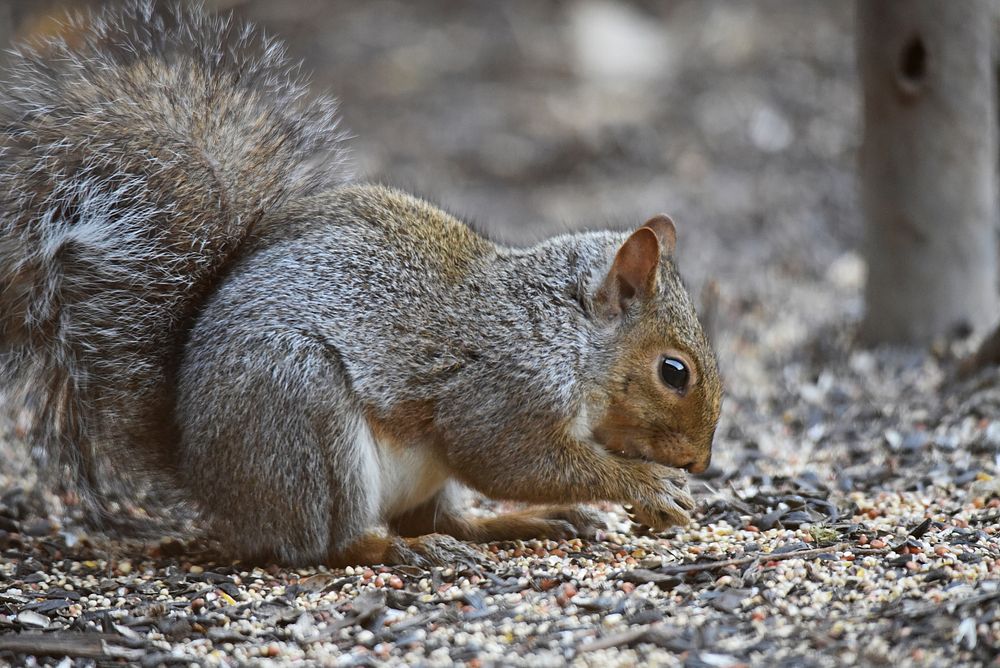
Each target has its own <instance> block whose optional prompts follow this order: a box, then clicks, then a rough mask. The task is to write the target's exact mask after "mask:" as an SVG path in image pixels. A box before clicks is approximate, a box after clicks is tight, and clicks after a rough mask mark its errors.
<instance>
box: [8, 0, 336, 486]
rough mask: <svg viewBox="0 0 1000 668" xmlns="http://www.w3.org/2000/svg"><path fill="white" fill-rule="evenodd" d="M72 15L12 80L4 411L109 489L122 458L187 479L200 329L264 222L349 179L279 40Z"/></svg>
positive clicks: (230, 26)
mask: <svg viewBox="0 0 1000 668" xmlns="http://www.w3.org/2000/svg"><path fill="white" fill-rule="evenodd" d="M69 21H70V25H69V29H68V30H67V33H66V34H67V36H66V37H64V38H61V39H59V40H52V41H48V42H45V43H39V44H34V45H30V46H24V47H21V48H20V49H19V50H18V51H17V52H16V53H15V54H13V55H12V62H11V65H10V69H9V72H8V74H7V80H6V81H5V82H4V83H3V84H2V88H0V393H3V394H5V395H6V397H5V399H4V398H0V401H3V402H4V403H5V404H6V406H7V407H9V408H11V409H13V411H14V412H15V413H16V414H17V415H19V416H20V420H21V423H22V424H24V422H25V421H27V424H28V425H29V426H30V431H29V438H30V439H31V441H32V442H33V443H37V444H41V445H43V446H44V447H45V451H46V452H48V453H49V454H50V456H51V458H52V459H54V460H55V461H56V462H58V463H62V464H64V465H69V466H71V467H72V468H73V469H74V470H75V472H76V473H77V474H78V477H79V478H80V479H81V480H82V482H84V483H85V485H84V486H83V489H84V490H88V489H89V490H91V491H93V490H95V489H96V490H98V491H101V490H102V489H103V491H105V492H106V491H109V490H108V489H106V488H104V482H105V481H106V480H107V479H108V478H107V477H106V476H104V475H102V473H103V472H104V471H105V467H106V466H107V465H109V464H110V465H111V466H112V467H113V468H114V469H116V470H115V475H114V476H113V479H114V480H116V481H117V480H129V479H135V478H136V476H134V475H133V476H130V475H128V474H129V473H136V472H146V473H154V474H162V473H163V472H169V471H170V469H171V465H172V461H173V457H172V452H173V450H174V449H175V447H176V438H175V436H176V426H175V424H174V411H173V403H174V384H175V379H174V375H175V372H176V368H177V365H178V361H179V356H180V351H181V347H182V345H183V342H184V340H185V337H186V332H187V330H188V328H189V326H190V323H191V320H192V319H193V318H194V317H195V315H196V313H197V310H198V308H199V306H200V305H201V304H202V302H203V300H204V299H205V298H206V296H207V294H208V292H209V291H210V290H211V289H212V287H213V286H214V285H215V284H216V282H217V281H218V280H219V278H220V276H221V275H222V274H223V273H224V272H225V270H226V267H227V266H228V265H229V264H230V263H232V262H233V261H234V260H235V259H236V258H237V257H238V256H239V254H240V252H241V251H240V249H241V247H244V245H245V244H246V243H247V242H248V241H249V239H250V238H252V237H253V235H254V232H255V225H257V224H258V222H259V221H260V220H261V217H262V215H263V214H264V213H265V212H267V211H269V210H273V209H274V208H275V207H280V206H281V205H282V203H283V202H284V201H286V200H288V199H294V198H300V197H302V196H304V195H308V194H310V193H312V192H315V191H317V190H320V189H323V188H326V187H329V186H331V185H334V184H335V183H338V182H341V181H343V180H344V179H345V170H344V168H343V166H342V163H343V151H342V150H341V149H340V146H339V144H340V141H341V139H342V135H341V133H340V132H339V131H338V130H337V123H336V119H335V116H334V108H333V104H332V102H331V101H330V100H326V99H316V98H312V97H308V96H307V91H306V86H305V85H304V84H303V83H302V82H301V80H300V79H299V78H298V76H297V72H296V70H297V65H296V63H294V62H292V61H290V60H289V59H288V58H287V57H286V56H285V53H284V50H283V48H282V47H281V45H280V44H278V43H276V42H274V41H273V40H271V39H269V38H267V37H265V36H263V35H262V34H261V33H260V32H258V31H256V30H253V29H251V28H247V27H245V26H242V25H240V24H239V23H238V22H236V21H234V20H232V19H231V18H224V17H212V16H207V15H205V14H204V13H202V12H200V11H196V10H191V9H182V8H181V7H180V5H177V6H175V7H173V8H169V9H161V8H159V7H158V6H157V5H154V3H153V2H152V1H151V0H133V1H132V2H129V3H128V4H127V5H126V6H125V7H124V8H120V9H117V10H111V11H106V12H104V13H99V14H97V15H93V16H82V17H79V18H75V19H70V20H69ZM140 478H141V476H140ZM99 496H100V495H99V494H98V495H92V498H93V497H99Z"/></svg>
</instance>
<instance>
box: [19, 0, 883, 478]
mask: <svg viewBox="0 0 1000 668" xmlns="http://www.w3.org/2000/svg"><path fill="white" fill-rule="evenodd" d="M87 4H88V3H66V2H52V1H49V0H42V1H37V2H31V1H28V2H25V1H19V0H6V1H3V2H0V17H2V19H3V20H2V21H0V25H3V26H4V30H3V32H4V39H6V40H10V39H11V38H14V37H24V36H28V35H32V34H36V35H37V34H44V33H46V32H52V31H57V30H58V25H59V24H58V20H59V17H61V16H62V12H63V11H64V9H65V8H66V7H67V6H70V7H74V6H87ZM89 4H90V5H91V6H94V5H96V4H98V3H89ZM207 5H208V6H209V7H210V8H212V9H217V10H222V11H233V12H235V13H236V14H237V15H239V16H241V17H244V18H246V19H248V20H251V21H254V22H256V23H258V24H261V25H263V26H264V27H265V28H266V30H267V31H269V32H271V33H273V34H275V35H277V36H279V37H281V38H282V39H284V40H285V42H286V43H287V45H288V49H289V51H290V52H291V54H292V55H293V56H295V57H297V58H301V59H302V60H303V61H304V63H305V69H306V71H307V72H309V76H310V78H311V81H312V83H313V85H314V87H315V89H316V91H317V92H318V93H323V94H332V95H334V96H336V97H337V98H339V100H340V102H341V112H342V116H343V119H344V124H345V126H346V127H347V128H348V129H349V130H350V131H351V132H352V134H353V135H354V139H353V141H352V142H351V146H352V147H353V152H354V159H355V164H356V167H357V171H358V174H359V175H360V176H361V177H362V178H365V179H373V180H378V181H383V182H386V183H389V184H392V185H395V186H398V187H401V188H403V189H407V190H410V191H413V192H415V193H417V194H419V195H422V196H424V197H427V198H429V199H431V200H433V201H435V202H436V203H438V204H440V205H442V206H443V207H444V208H446V209H448V210H450V211H451V212H453V213H455V214H457V215H459V216H462V217H464V218H466V219H467V220H470V221H471V222H473V223H474V224H475V225H477V226H478V227H479V228H481V229H483V230H485V231H487V232H488V233H489V234H491V235H492V236H494V237H497V238H500V239H503V240H506V241H509V242H511V243H516V244H523V243H529V242H531V241H533V240H537V239H540V238H543V237H545V236H548V235H551V234H553V233H557V232H560V231H564V230H567V229H574V228H595V227H606V226H610V227H620V228H625V227H634V226H637V225H639V224H641V223H642V222H643V221H644V220H646V218H648V217H649V216H650V215H652V214H654V213H657V212H661V211H662V212H667V213H669V214H671V215H672V216H673V217H674V219H675V220H676V221H677V224H678V230H679V241H678V253H677V255H678V258H677V259H678V263H679V265H680V268H681V271H682V274H683V275H684V276H685V278H686V280H687V281H688V283H689V286H690V287H691V290H692V292H693V294H694V295H695V299H696V301H697V302H699V303H700V304H701V306H702V308H703V311H704V314H703V315H704V316H705V317H706V319H707V320H708V321H710V326H711V328H712V330H713V332H714V337H715V342H716V346H717V348H718V350H719V355H720V362H721V365H722V371H723V374H724V376H725V379H726V383H727V390H728V396H729V399H728V401H727V406H728V408H727V411H726V413H727V417H725V418H724V422H723V425H722V427H721V428H720V432H719V433H720V438H721V439H723V440H724V441H725V440H728V439H730V438H731V439H733V440H736V441H741V442H742V441H744V440H745V438H744V437H745V431H746V430H748V429H751V428H752V425H751V422H757V421H759V423H760V425H761V428H762V429H765V430H766V431H767V432H769V433H773V432H774V431H775V430H776V429H777V430H778V431H779V432H781V431H782V430H783V429H784V427H783V426H782V424H781V423H780V421H779V423H778V424H775V423H774V418H775V415H774V414H775V413H777V414H778V415H781V413H782V411H784V408H783V407H781V406H778V405H776V404H778V403H782V402H781V401H780V400H779V399H778V397H780V396H786V394H785V393H787V392H788V390H789V388H787V387H786V386H787V383H786V380H785V379H784V376H786V375H789V374H793V375H794V373H795V372H794V369H791V368H790V367H789V366H788V365H787V362H788V361H789V360H790V359H791V357H792V356H796V357H798V356H801V355H802V354H806V355H808V354H811V353H809V352H808V351H809V350H811V349H812V348H814V347H816V345H819V344H815V341H816V340H817V337H818V338H819V339H821V340H823V341H825V340H826V339H827V338H829V337H827V336H826V335H825V334H822V332H825V331H827V330H829V329H830V328H833V329H835V330H837V331H842V330H845V328H846V329H848V330H849V328H850V327H851V326H852V323H854V322H855V321H856V320H857V319H858V318H860V315H861V306H862V302H861V289H862V286H863V279H864V276H863V273H864V272H863V267H864V264H863V262H862V260H861V259H860V255H859V254H858V250H857V249H858V247H859V245H860V243H861V238H862V229H863V226H862V223H861V220H860V215H859V212H858V204H857V201H858V197H857V195H856V176H855V163H856V153H857V149H858V144H859V140H860V129H859V117H860V109H859V107H860V99H859V82H858V77H857V75H856V68H855V53H854V36H853V32H854V30H853V28H854V22H853V7H852V4H851V3H846V2H825V1H823V0H796V1H795V2H788V1H785V0H753V1H744V2H738V3H737V2H729V1H725V0H710V1H707V0H672V1H656V2H654V1H638V0H637V1H634V2H613V1H610V0H581V1H568V0H564V1H556V0H546V1H540V0H509V1H505V2H496V1H494V0H471V1H465V0H463V1H461V2H460V1H458V0H433V1H420V2H402V1H392V0H372V1H362V0H356V1H353V0H322V1H321V0H286V1H284V2H271V1H265V0H250V1H235V2H234V1H224V0H216V1H211V0H210V1H209V2H207ZM806 373H807V374H809V375H811V380H815V377H814V376H812V374H813V373H814V372H813V371H807V372H806ZM810 382H811V381H810ZM794 392H795V393H796V394H798V391H797V390H794ZM734 410H739V411H740V412H743V413H744V414H745V415H744V418H741V419H739V420H734V419H733V418H732V415H733V413H732V412H733V411H734ZM733 422H738V423H739V424H740V427H739V428H737V427H733V428H732V429H733V430H732V431H728V432H727V430H728V429H729V426H728V425H729V424H731V423H733ZM804 426H808V421H806V422H805V423H804ZM803 428H804V427H803ZM740 429H742V430H743V431H740ZM727 433H728V436H727V435H726V434H727ZM784 436H786V435H785V434H782V438H781V440H784ZM757 440H760V439H757ZM772 440H773V439H772ZM787 445H791V443H788V444H787ZM720 449H721V450H726V449H728V450H730V452H732V453H734V454H735V452H736V451H739V452H745V450H746V448H745V443H740V444H735V443H733V444H732V447H727V446H726V445H725V444H723V445H721V446H720ZM796 449H797V448H796ZM776 453H780V456H779V458H780V459H782V460H786V461H787V457H786V455H787V452H786V451H784V450H778V451H776ZM803 456H805V453H803ZM722 457H723V459H720V460H718V461H720V463H723V464H724V463H725V461H727V455H725V454H723V455H722Z"/></svg>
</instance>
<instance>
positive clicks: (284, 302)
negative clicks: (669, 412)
mask: <svg viewBox="0 0 1000 668" xmlns="http://www.w3.org/2000/svg"><path fill="white" fill-rule="evenodd" d="M81 30H84V31H85V34H86V35H87V39H86V40H85V45H84V46H82V47H73V48H71V47H69V46H67V45H66V44H62V43H52V44H46V45H43V46H40V47H38V48H37V49H35V50H31V49H23V50H22V51H21V52H20V54H19V55H18V57H17V58H16V61H15V65H14V69H13V72H12V74H11V79H10V82H9V83H8V84H7V85H6V86H5V87H4V92H3V100H2V102H3V104H2V112H0V113H2V114H3V115H2V123H3V125H4V132H3V134H2V135H0V141H2V144H0V381H2V382H3V384H4V385H5V386H6V388H7V390H8V392H10V393H11V395H12V396H13V397H14V401H13V402H12V404H11V407H12V408H13V409H14V410H17V411H24V412H26V413H28V414H30V415H32V416H33V417H34V422H33V424H34V427H35V429H34V437H35V438H36V439H37V440H38V441H39V442H40V443H42V444H43V445H45V446H46V448H47V449H48V450H49V451H50V452H52V453H53V455H54V456H55V457H56V458H57V460H59V461H61V462H64V463H69V464H72V465H74V467H75V468H76V470H77V473H78V476H79V477H80V478H81V479H82V482H84V483H88V484H89V485H90V486H95V485H96V486H97V487H98V488H99V489H98V490H97V491H98V492H100V491H101V489H100V488H103V487H108V485H104V483H105V482H107V481H111V483H112V484H111V485H109V486H110V487H111V488H114V487H115V486H116V485H117V483H118V482H121V481H129V480H132V479H134V478H135V477H136V476H135V475H133V474H136V473H138V474H141V475H140V476H139V479H141V480H149V479H152V480H153V481H154V482H157V483H159V485H160V487H162V488H165V489H167V490H168V491H171V492H173V493H174V494H175V495H176V496H177V497H178V498H180V499H182V500H185V501H190V502H192V503H193V504H194V506H196V507H197V509H198V510H199V511H200V512H201V513H202V515H203V516H204V518H205V520H206V521H207V522H209V523H210V524H211V526H213V528H214V533H213V535H215V536H216V537H218V538H219V539H220V540H221V541H222V543H223V544H224V546H225V547H226V549H227V550H228V551H229V552H230V553H231V555H232V556H237V557H246V558H252V559H276V560H278V561H281V562H284V563H309V562H318V561H330V560H331V558H332V557H333V556H335V555H338V554H340V555H343V554H350V553H349V550H348V548H350V547H351V546H352V545H354V544H355V543H356V542H359V541H358V539H361V538H363V537H365V536H368V535H370V534H371V532H372V530H373V529H377V528H378V527H383V526H385V525H386V524H388V523H391V522H392V521H393V520H394V518H396V517H399V516H402V515H405V514H406V513H407V512H409V511H411V510H414V509H416V508H418V507H426V506H428V505H429V506H433V505H434V504H439V505H440V508H441V509H442V512H448V513H452V512H454V508H452V506H451V505H450V504H451V503H452V501H451V496H450V495H451V492H449V491H448V490H450V489H452V488H453V484H451V483H449V480H458V481H460V482H462V483H465V484H467V485H469V486H472V487H474V488H475V489H478V490H479V491H482V492H484V493H486V494H490V495H492V496H495V497H501V498H512V499H519V500H524V501H546V502H577V501H586V500H596V499H609V500H631V499H636V500H640V501H644V502H645V503H646V504H647V505H648V506H649V508H650V509H651V510H650V511H649V513H647V515H648V516H649V517H653V518H654V519H655V518H659V519H656V521H661V520H662V521H664V522H666V521H668V520H669V521H678V519H677V518H683V517H685V512H686V510H687V509H689V508H690V503H691V501H690V498H689V497H687V496H686V493H685V492H684V491H683V488H682V485H683V483H682V478H683V476H682V475H681V474H680V473H679V472H676V471H672V470H668V469H667V468H665V467H664V466H660V465H658V464H654V463H653V462H650V461H648V460H631V459H624V458H619V457H616V456H613V455H612V454H611V453H609V452H608V451H606V450H605V448H604V447H603V446H602V445H601V444H600V443H598V442H596V440H595V439H594V438H593V436H592V434H591V431H590V425H591V422H592V421H593V420H596V419H597V418H598V417H600V416H602V415H605V414H606V413H607V412H608V406H609V402H610V401H611V400H612V399H614V398H616V397H617V398H621V396H620V395H621V394H622V393H623V392H626V391H627V387H628V386H629V383H630V382H632V381H633V380H634V379H633V378H632V376H630V375H629V374H631V373H632V372H631V371H629V369H632V368H633V367H634V365H633V366H629V364H631V362H630V361H629V360H630V359H631V358H630V357H629V355H633V354H634V355H640V354H642V355H645V354H646V353H645V352H643V351H645V350H646V348H648V347H649V344H648V339H649V337H650V336H653V338H654V339H656V341H655V343H656V346H655V347H654V352H655V351H656V350H660V348H661V347H663V348H664V349H666V347H667V346H668V345H669V346H671V347H680V348H683V349H684V350H685V352H686V354H689V355H690V356H691V357H692V358H693V359H694V361H695V363H696V365H697V368H698V372H699V373H700V375H701V377H702V378H703V385H704V387H702V388H701V390H700V391H703V393H704V399H702V398H698V399H697V400H698V402H699V403H697V404H691V405H692V406H693V407H694V410H695V411H696V413H695V421H694V422H693V423H692V425H693V426H691V427H690V428H688V427H684V429H683V430H682V431H685V430H686V432H689V433H684V434H680V436H678V434H675V433H670V434H667V433H666V432H664V434H662V435H659V436H657V438H659V439H660V440H662V441H663V442H664V443H672V442H673V441H671V440H670V439H677V438H680V437H682V436H689V437H690V438H691V439H694V440H691V443H693V444H694V445H689V447H695V446H697V448H700V449H701V450H700V451H703V452H707V451H706V450H705V448H710V445H711V435H712V432H713V431H714V426H715V421H716V420H717V419H718V400H719V396H720V390H719V386H718V378H717V373H716V369H715V361H714V356H713V355H712V353H711V351H710V349H709V348H708V346H707V343H706V342H705V339H704V336H703V334H702V333H701V328H700V326H699V325H698V322H697V318H696V317H695V315H694V309H693V307H692V305H691V303H690V299H689V298H688V296H687V294H686V292H685V291H684V289H683V286H682V285H681V283H680V279H679V277H678V276H677V274H676V271H675V269H674V266H673V263H672V262H671V261H670V260H669V258H666V257H664V258H663V259H662V261H661V262H660V263H659V264H658V265H656V266H658V267H659V274H658V280H657V283H656V285H657V286H658V287H657V290H658V292H657V294H656V295H655V296H654V297H652V298H650V299H649V300H647V301H644V302H642V303H638V302H637V303H633V304H631V305H630V306H629V307H628V309H627V311H626V312H625V313H624V315H623V316H621V318H617V319H616V320H615V321H613V322H612V321H609V320H608V319H607V318H603V317H599V316H598V315H597V313H596V312H595V311H596V309H597V307H596V306H595V295H597V293H598V290H599V288H600V287H601V285H602V281H605V277H606V276H608V274H609V269H610V267H611V265H612V260H613V259H614V258H615V253H616V251H617V249H618V248H619V247H621V246H622V244H623V242H625V239H626V235H624V234H620V233H613V232H592V233H584V234H576V235H564V236H560V237H556V238H554V239H551V240H549V241H547V242H544V243H542V244H539V245H537V246H535V247H533V248H530V249H526V250H515V249H511V248H507V247H504V246H501V245H497V244H495V243H492V242H490V241H488V240H486V239H484V238H483V237H481V236H479V235H477V234H475V233H474V232H472V231H471V230H470V229H469V228H468V227H467V226H466V225H465V224H463V223H462V222H460V221H458V220H456V219H454V218H452V217H451V216H449V215H448V214H446V213H444V212H442V211H440V210H439V209H437V208H435V207H433V206H431V205H429V204H427V203H426V202H423V201H421V200H418V199H415V198H412V197H410V196H408V195H405V194H403V193H399V192H397V191H393V190H391V189H388V188H384V187H380V186H370V185H346V184H345V173H344V170H343V168H342V160H343V152H342V150H341V149H340V148H339V141H340V138H341V137H340V134H339V132H338V131H337V129H336V122H335V120H334V117H333V115H332V104H331V103H330V102H329V101H325V100H319V101H308V100H306V99H305V98H304V88H303V85H302V84H301V83H299V82H298V81H297V80H295V79H294V78H293V77H290V76H289V72H290V71H291V70H292V69H293V67H292V64H290V63H289V62H288V61H287V60H286V59H285V58H284V56H283V54H282V50H281V48H280V47H279V46H277V45H276V44H275V43H274V42H271V41H269V40H267V39H265V38H263V37H261V36H260V35H259V33H256V32H254V31H252V30H249V29H244V28H241V27H237V26H235V25H234V24H233V23H232V22H231V21H230V20H229V19H225V18H206V17H204V16H203V15H201V14H200V13H197V12H194V13H188V12H179V11H176V10H174V11H168V12H167V13H166V14H165V15H158V14H156V13H155V12H153V8H152V2H150V1H149V0H137V1H133V2H131V3H130V4H129V5H128V6H127V8H126V9H125V10H124V12H123V13H120V14H119V13H108V14H104V15H101V16H98V17H96V18H94V19H93V20H92V25H91V26H90V27H88V28H86V29H83V28H81ZM650 333H652V334H650ZM639 334H641V335H642V337H645V338H642V337H639V338H636V337H638V335H639ZM661 334H662V336H661ZM630 336H632V339H635V340H636V341H637V343H630V341H632V339H630V338H629V337H630ZM659 338H662V339H663V341H662V342H660V341H659ZM640 339H641V340H640ZM661 343H662V346H661V345H660V344H661ZM643 346H645V348H644V347H643ZM633 348H635V350H633ZM636 351H638V352H636ZM637 359H638V357H637ZM644 360H645V358H642V359H639V362H638V364H641V365H644V364H646V362H645V361H644ZM616 365H617V366H616ZM643 391H645V390H643ZM657 392H659V390H656V391H654V392H653V393H652V396H653V398H652V399H649V398H648V397H647V399H646V402H645V403H642V402H639V401H633V402H632V403H635V404H636V405H637V406H640V408H641V409H642V410H644V411H646V413H642V411H640V413H639V414H640V415H645V414H651V415H654V416H655V415H656V411H657V410H658V406H659V404H658V403H657V401H659V400H658V399H657V397H658V396H659V394H657ZM647 394H648V391H647ZM697 396H698V397H702V395H700V394H699V395H697ZM626 398H627V397H626ZM669 401H674V402H676V401H679V399H678V398H676V397H674V398H671V399H669ZM647 404H648V405H647ZM668 405H674V404H669V402H668ZM686 410H687V409H686ZM650 411H652V412H651V413H650ZM647 426H648V425H645V424H644V425H642V427H643V429H645V431H646V432H647V434H646V435H647V436H648V434H651V433H653V430H652V428H651V427H650V428H649V429H646V427H647ZM672 429H674V430H675V431H677V430H679V429H681V428H680V427H672ZM400 434H403V436H400ZM695 437H697V438H695ZM706 438H707V440H706ZM400 440H402V441H405V442H397V441H400ZM647 440H648V439H647ZM695 441H697V442H695ZM706 461H707V460H706ZM104 462H110V465H111V468H112V472H111V473H110V475H106V473H107V472H106V471H104V469H103V468H102V467H103V465H104V464H103V463H104ZM85 487H86V485H85ZM95 497H96V498H98V499H100V498H102V495H101V494H100V493H97V494H95ZM678 499H679V501H678ZM435 512H436V511H435ZM657 513H659V515H657ZM566 516H567V514H566V513H565V512H564V511H561V512H557V513H556V514H555V515H554V516H553V517H555V518H556V519H555V520H553V522H555V523H553V524H551V525H547V526H552V527H556V528H558V529H559V530H560V531H562V530H564V528H565V527H566V526H567V524H566V522H565V521H563V520H562V519H558V518H561V517H566ZM573 516H580V515H579V514H577V515H573ZM435 518H436V515H435ZM663 518H668V519H667V520H664V519H663ZM450 519H454V518H450ZM529 524H530V523H529ZM529 524H524V525H523V526H528V525H529ZM450 526H454V527H458V528H462V527H463V526H466V525H462V524H461V523H460V522H454V521H453V522H451V525H450ZM532 526H541V525H540V524H537V523H536V525H532ZM466 528H468V527H466ZM457 530H458V529H456V531H457ZM467 535H477V534H475V533H474V532H472V531H471V529H470V530H469V531H468V532H467ZM491 535H492V534H491ZM446 543H447V541H444V542H442V540H441V539H440V538H439V539H435V540H432V541H428V542H427V543H426V545H428V546H432V547H433V546H434V545H438V546H440V545H444V544H446ZM409 545H410V547H412V548H413V549H417V547H415V546H414V545H415V544H409ZM406 549H410V548H406ZM427 549H431V548H427ZM433 549H438V548H433ZM456 549H457V548H456ZM379 555H383V556H384V553H382V552H378V551H375V552H373V553H372V555H371V556H370V557H369V558H381V557H380V556H379Z"/></svg>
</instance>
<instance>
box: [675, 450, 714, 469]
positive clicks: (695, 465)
mask: <svg viewBox="0 0 1000 668" xmlns="http://www.w3.org/2000/svg"><path fill="white" fill-rule="evenodd" d="M711 463H712V453H711V452H709V453H708V456H707V457H705V458H704V459H703V460H701V461H700V462H689V463H688V464H687V465H685V466H682V467H681V468H682V469H684V470H685V471H687V472H688V473H704V472H705V471H707V470H708V467H709V465H710V464H711Z"/></svg>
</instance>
